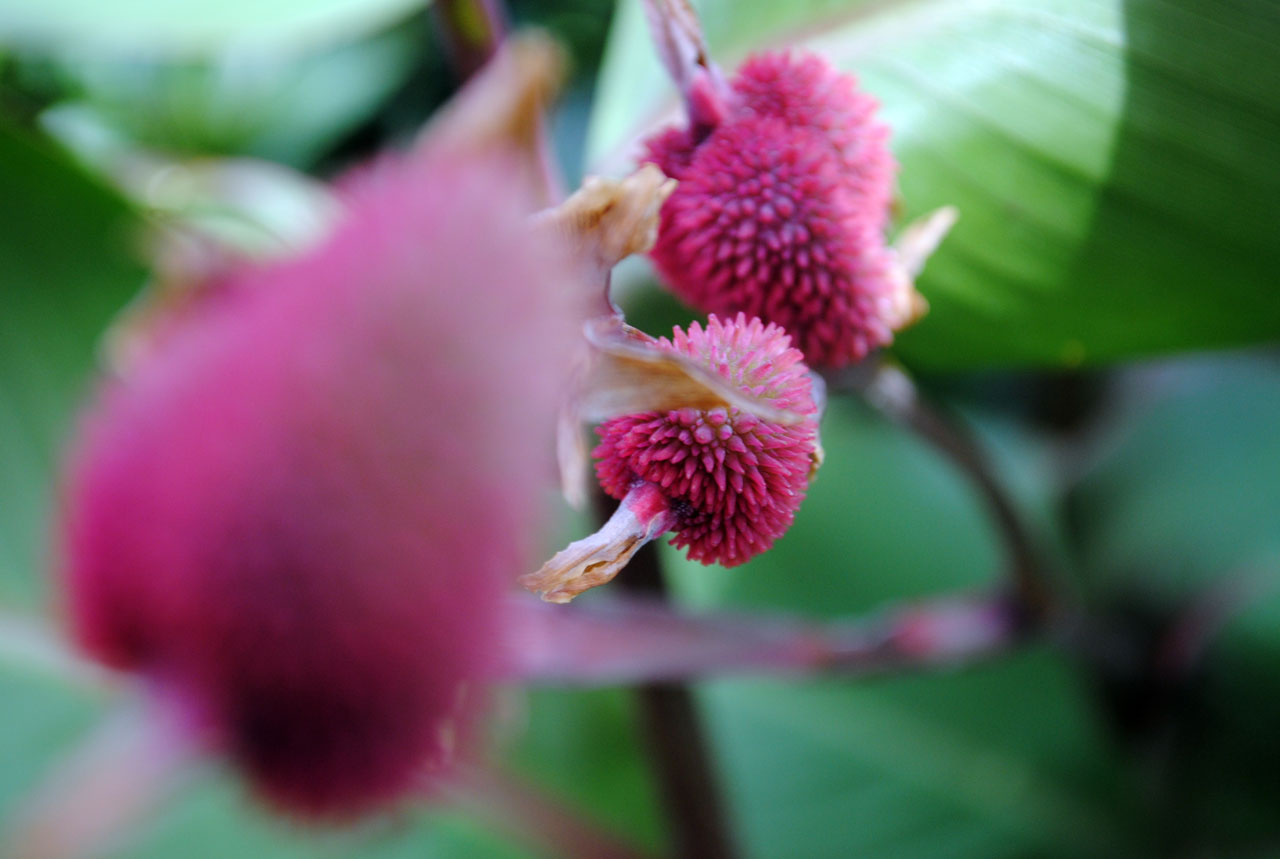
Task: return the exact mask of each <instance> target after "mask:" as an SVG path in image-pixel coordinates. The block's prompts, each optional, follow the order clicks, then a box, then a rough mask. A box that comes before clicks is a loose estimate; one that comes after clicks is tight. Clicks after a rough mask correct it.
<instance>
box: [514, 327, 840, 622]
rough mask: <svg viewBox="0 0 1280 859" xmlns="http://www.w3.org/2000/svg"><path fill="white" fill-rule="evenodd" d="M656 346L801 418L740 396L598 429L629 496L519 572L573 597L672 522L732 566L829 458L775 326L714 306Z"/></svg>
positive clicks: (693, 544) (618, 483)
mask: <svg viewBox="0 0 1280 859" xmlns="http://www.w3.org/2000/svg"><path fill="white" fill-rule="evenodd" d="M653 345H654V348H655V349H657V350H658V351H668V352H676V353H679V354H682V355H685V356H689V357H691V358H694V359H696V360H697V361H698V362H700V363H702V364H704V365H705V366H706V367H707V368H709V369H711V370H713V371H714V372H716V373H718V374H719V375H720V376H721V377H723V378H725V379H726V380H728V381H729V382H730V383H731V384H732V385H733V386H734V387H736V388H737V389H738V390H740V391H741V392H742V393H743V394H744V395H747V396H749V397H752V398H754V399H756V400H758V401H762V402H764V403H768V404H769V405H771V406H773V407H775V408H777V409H779V410H784V411H785V412H786V413H789V414H793V415H796V416H798V417H800V420H799V421H798V422H795V423H790V424H788V423H781V422H774V421H769V420H765V419H763V418H760V417H757V416H755V415H751V414H748V413H746V412H744V411H742V410H740V409H738V408H736V407H729V408H715V409H709V410H700V409H694V408H682V409H677V410H673V411H652V412H643V413H640V414H633V415H626V416H623V417H617V418H613V419H611V420H609V421H606V422H605V423H604V424H603V425H601V427H600V428H599V430H598V432H599V434H600V437H601V441H600V444H599V445H598V446H597V447H596V449H595V451H594V455H595V456H596V457H597V458H598V459H599V462H598V463H597V465H596V474H597V476H598V477H599V479H600V485H601V486H602V487H603V488H604V490H605V492H607V493H608V494H609V495H612V496H613V497H614V498H618V499H620V500H621V501H622V504H621V505H620V507H619V509H618V512H617V513H616V514H615V515H614V517H613V518H612V519H611V520H610V521H609V522H608V523H607V524H606V525H605V526H604V527H603V528H602V529H601V530H600V531H599V532H597V534H595V535H592V536H591V537H587V538H585V539H584V540H579V541H578V542H577V543H574V544H573V545H571V546H570V547H569V548H567V549H565V550H564V551H562V552H560V553H559V554H557V555H556V557H554V558H552V559H551V561H549V562H548V563H547V564H546V565H545V566H544V567H543V568H542V570H540V571H538V572H537V573H534V574H533V575H531V576H527V577H525V579H523V581H524V583H525V585H526V587H529V588H530V589H532V590H536V591H539V592H541V593H542V594H543V596H544V599H547V600H550V601H555V602H565V601H568V600H569V599H572V598H573V597H574V596H575V595H577V594H578V593H581V592H582V591H583V590H586V589H588V588H591V587H595V586H596V585H599V584H603V583H604V582H606V581H608V580H609V579H611V578H612V577H613V576H614V575H616V574H617V572H618V571H619V570H620V569H621V568H622V567H623V566H624V565H625V564H626V562H627V561H628V560H629V559H630V558H631V556H632V555H633V554H634V553H635V551H636V550H637V549H638V548H639V547H640V546H641V545H643V543H645V542H648V541H649V540H652V539H655V538H656V537H658V536H660V535H661V534H663V533H665V532H667V531H670V532H672V533H674V534H675V539H674V540H673V544H674V545H676V546H682V547H687V548H688V550H689V557H690V558H692V559H694V560H697V561H701V562H702V563H704V564H711V563H719V564H723V565H725V566H736V565H738V564H741V563H744V562H745V561H747V560H749V559H750V558H752V557H754V556H755V555H757V554H759V553H760V552H763V551H765V550H766V549H768V548H769V547H770V546H772V545H773V543H774V541H775V540H777V539H778V538H779V537H780V536H782V534H783V533H785V532H786V530H787V529H788V528H789V527H790V526H791V523H792V521H793V520H794V518H795V513H796V510H797V509H798V508H799V506H800V502H801V501H803V500H804V495H805V490H806V488H807V486H808V483H809V479H810V476H811V474H812V472H813V471H814V469H815V468H816V467H817V464H818V462H819V461H820V458H821V450H820V448H819V446H818V440H817V414H818V403H817V401H816V399H815V395H814V390H813V387H812V386H813V384H814V382H813V381H812V379H811V377H810V376H809V373H808V370H807V368H806V367H805V365H804V363H803V358H802V356H801V355H800V352H799V351H798V350H796V349H793V348H791V346H790V340H789V338H788V337H787V335H786V334H785V333H784V332H783V331H782V330H781V329H780V328H778V326H776V325H772V324H770V325H767V326H766V325H764V324H763V323H761V322H760V320H759V319H752V320H750V321H749V322H748V320H747V318H746V317H745V316H744V315H742V314H738V316H737V317H736V318H734V319H732V320H730V321H728V322H722V321H721V320H719V319H718V318H717V317H716V316H714V315H712V316H711V318H710V320H709V322H708V323H707V327H706V328H705V329H703V328H702V327H701V326H699V325H698V323H696V322H695V323H693V324H692V325H691V326H690V327H689V330H688V333H685V332H684V331H681V330H680V329H679V328H677V329H675V331H674V334H673V336H672V338H671V339H670V340H667V339H665V338H664V339H659V340H657V341H654V342H653Z"/></svg>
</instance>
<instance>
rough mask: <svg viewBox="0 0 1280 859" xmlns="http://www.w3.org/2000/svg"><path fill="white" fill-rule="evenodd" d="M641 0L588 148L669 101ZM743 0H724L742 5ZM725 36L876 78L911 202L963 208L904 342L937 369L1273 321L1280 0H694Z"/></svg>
mask: <svg viewBox="0 0 1280 859" xmlns="http://www.w3.org/2000/svg"><path fill="white" fill-rule="evenodd" d="M636 5H637V4H636V3H635V2H628V3H626V4H624V7H623V9H622V10H621V11H620V13H619V16H618V20H617V23H616V25H615V28H614V30H613V34H612V39H611V42H610V47H609V52H608V55H607V58H606V62H605V66H604V68H603V70H602V73H601V78H600V83H601V87H600V92H599V93H598V97H597V100H596V103H597V105H599V107H598V109H597V113H596V116H595V117H594V118H593V123H592V135H591V143H590V147H589V151H590V153H591V154H592V159H593V160H594V161H596V162H597V163H598V164H602V165H606V166H609V167H616V166H618V165H620V164H621V163H624V162H625V160H626V159H627V158H630V157H633V156H634V148H633V147H634V141H635V139H636V138H638V137H639V136H640V135H642V134H644V133H646V132H648V131H650V130H652V129H653V128H654V127H655V126H656V125H657V124H659V122H660V121H661V119H662V118H663V117H664V116H668V117H669V116H672V115H674V114H673V108H674V94H673V92H672V88H671V85H670V83H669V82H667V81H666V80H664V77H663V74H662V72H661V70H660V68H659V67H658V64H657V61H656V59H654V57H653V51H652V49H651V48H649V46H648V45H647V44H646V42H647V40H648V32H647V28H645V27H644V26H643V23H642V22H640V21H639V20H638V13H637V12H636V9H635V7H636ZM730 5H732V10H730V9H729V8H728V6H730ZM700 7H701V9H702V11H703V17H704V22H705V24H706V29H707V31H708V38H709V40H710V43H711V52H712V55H713V56H715V57H717V58H718V59H719V60H720V61H721V63H722V65H724V66H725V67H726V68H730V69H731V68H733V67H734V65H735V64H736V63H737V62H738V61H739V60H740V59H741V57H742V56H743V55H745V54H746V53H747V52H748V51H749V50H752V49H756V48H760V47H781V46H790V45H796V44H804V45H806V46H808V47H811V48H813V49H814V50H817V51H819V52H820V53H823V54H825V55H826V56H827V57H829V58H830V59H831V60H832V61H833V62H834V63H835V64H836V65H837V66H839V67H840V68H842V69H844V70H848V71H853V72H856V73H857V74H858V76H859V78H860V80H861V83H862V85H863V87H864V88H865V89H867V90H868V91H870V92H871V93H872V94H874V95H875V96H876V97H877V98H878V99H880V100H881V102H882V104H883V107H884V110H883V115H884V117H885V119H886V120H887V121H888V122H889V123H890V124H891V125H892V127H893V130H894V136H893V148H894V152H895V154H896V156H897V157H898V159H899V161H900V163H901V167H902V169H901V174H900V184H901V191H902V196H903V201H904V213H903V214H904V220H905V219H907V218H910V217H914V216H916V215H919V214H922V213H924V212H927V211H929V210H932V209H934V208H936V207H938V206H941V205H945V204H954V205H956V206H957V207H959V209H960V212H961V219H960V222H959V224H958V225H957V227H956V229H955V231H954V233H953V234H952V235H951V236H950V237H948V239H947V240H946V242H945V243H944V244H943V246H942V248H941V250H940V251H939V252H938V254H937V255H936V256H935V257H934V258H933V259H932V260H931V261H930V264H929V266H928V267H927V269H926V272H925V275H924V277H923V279H922V281H921V284H920V287H921V290H922V291H923V292H924V294H925V295H926V296H927V297H928V299H929V301H930V303H931V305H932V310H931V312H930V314H929V315H928V316H927V317H926V318H925V320H924V321H922V322H921V323H920V324H919V325H918V326H917V327H916V328H914V329H912V330H910V331H908V332H906V333H904V334H903V336H902V337H901V338H900V340H899V343H898V345H897V346H896V347H895V348H897V349H898V351H899V352H900V353H901V355H902V356H903V357H904V358H905V359H906V360H908V361H909V362H911V363H913V364H915V365H917V366H921V367H929V368H938V369H956V368H967V367H976V366H1000V365H1003V366H1019V365H1020V366H1030V365H1078V364H1081V363H1095V362H1104V361H1115V360H1121V359H1127V358H1132V357H1134V356H1140V355H1148V354H1154V353H1160V352H1171V351H1177V350H1188V349H1202V348H1207V347H1222V346H1230V345H1236V344H1244V343H1250V342H1256V341H1262V340H1270V339H1274V338H1276V337H1277V336H1278V335H1280V291H1278V290H1276V289H1275V288H1274V283H1275V272H1276V271H1277V270H1280V242H1277V241H1276V240H1275V237H1274V228H1275V224H1277V223H1280V171H1278V170H1277V169H1276V167H1275V165H1276V164H1278V163H1280V102H1277V101H1276V100H1275V99H1274V98H1273V97H1272V94H1273V93H1274V92H1275V91H1276V89H1277V88H1280V52H1277V51H1275V50H1274V45H1275V44H1276V42H1277V40H1280V8H1278V7H1276V5H1275V4H1274V3H1269V2H1250V0H1233V2H1221V0H1175V1H1174V2H1166V0H987V2H980V0H924V2H897V3H884V4H874V3H865V2H849V3H834V2H825V3H823V2H805V3H786V4H782V3H774V2H768V0H746V2H737V3H732V4H728V3H726V2H720V0H717V2H706V3H702V4H700Z"/></svg>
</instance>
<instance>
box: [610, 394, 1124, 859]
mask: <svg viewBox="0 0 1280 859" xmlns="http://www.w3.org/2000/svg"><path fill="white" fill-rule="evenodd" d="M1002 437H1003V438H1004V439H1005V443H1004V444H1003V445H1002V450H1003V451H1004V456H1002V460H1001V467H1002V471H1008V472H1013V471H1014V470H1015V469H1016V472H1017V473H1018V474H1019V475H1020V476H1021V477H1022V478H1023V480H1021V481H1020V482H1019V484H1020V487H1021V489H1022V492H1021V493H1020V494H1022V495H1023V496H1025V500H1026V502H1027V503H1028V504H1030V505H1031V506H1033V507H1035V506H1037V505H1043V504H1044V502H1045V500H1046V498H1047V493H1046V492H1045V487H1046V486H1047V485H1048V484H1047V481H1046V471H1045V469H1044V468H1042V467H1040V464H1039V461H1038V458H1037V455H1036V452H1035V450H1034V448H1029V447H1028V446H1027V445H1026V444H1025V443H1021V442H1020V441H1019V439H1018V438H1017V436H1016V435H1012V434H1009V433H1008V432H1004V433H1002ZM823 438H824V444H825V445H826V447H827V460H826V463H825V464H824V466H823V468H822V470H821V471H820V472H819V474H818V479H817V481H816V482H815V483H814V484H813V486H812V487H811V491H810V495H809V497H808V498H807V499H806V501H805V502H804V505H803V506H802V507H801V510H800V514H799V516H798V517H797V520H796V524H795V525H794V527H793V528H792V529H791V531H790V532H789V533H788V534H787V536H786V537H784V538H783V539H782V540H781V541H780V542H779V543H778V545H777V546H775V547H774V548H773V549H772V550H771V551H769V552H767V553H765V554H763V555H761V556H760V557H759V558H757V559H755V560H753V561H751V562H750V563H748V564H746V565H744V566H742V567H737V568H734V569H732V570H722V569H720V568H715V567H702V566H700V565H696V564H691V563H689V562H688V561H685V560H683V559H678V558H677V553H676V552H674V551H670V550H668V553H667V555H666V559H667V560H668V561H669V562H670V568H671V571H672V572H673V573H674V578H675V581H676V583H677V584H678V585H679V586H680V590H681V592H682V593H684V594H685V595H686V597H687V598H689V599H692V600H693V601H695V602H697V603H699V604H702V605H721V606H723V605H730V606H742V607H747V606H749V607H753V608H755V607H761V606H767V607H774V608H776V607H783V608H788V609H791V610H793V611H797V612H803V613H805V614H809V615H814V614H821V615H828V616H838V615H857V614H860V613H863V612H866V611H868V610H870V609H872V608H874V607H877V606H883V605H885V604H892V603H895V602H899V601H901V600H906V599H911V598H913V597H919V596H924V595H929V594H932V595H936V594H939V593H944V592H947V591H951V590H963V589H972V588H981V587H984V586H988V585H991V584H993V583H994V581H995V579H996V576H997V575H998V570H999V567H1000V561H1001V559H1000V555H999V552H998V547H997V545H996V544H995V541H994V540H993V535H992V533H991V531H990V527H989V524H988V523H987V522H986V521H984V519H983V517H982V515H981V512H980V509H979V508H978V506H977V504H976V503H975V499H974V497H973V495H972V493H971V491H970V489H969V487H968V486H967V485H966V484H965V483H964V481H963V480H962V478H960V476H959V475H957V474H956V473H955V472H954V471H953V470H951V469H950V467H949V466H948V464H947V463H945V462H944V461H943V460H941V459H940V458H939V457H938V455H937V454H935V453H934V452H932V451H931V450H929V449H928V448H925V447H923V446H922V445H920V444H919V443H918V442H916V441H914V440H913V439H911V438H909V437H905V436H903V435H902V434H901V433H899V432H897V431H896V430H894V429H893V428H892V427H889V426H887V425H885V424H884V423H883V422H880V421H877V420H876V419H874V418H873V417H871V416H870V415H868V414H866V413H864V412H861V411H857V410H854V409H853V408H852V407H850V406H849V404H847V403H845V402H836V403H834V404H833V407H832V409H831V411H830V412H829V413H828V416H827V418H826V420H825V421H824V434H823ZM1037 486H1038V487H1039V488H1037ZM624 575H625V573H624ZM703 704H704V705H705V712H706V715H707V716H708V719H709V721H710V724H711V725H712V727H713V731H712V735H713V737H714V744H715V748H716V750H717V751H718V752H719V761H720V766H721V771H722V773H723V776H724V778H725V781H726V784H727V787H728V791H729V796H730V799H731V804H732V810H733V812H734V816H735V818H736V820H737V821H738V826H739V831H740V835H741V837H742V839H743V841H744V842H745V844H746V846H747V848H748V852H749V854H750V855H754V856H761V857H764V856H810V857H826V856H830V857H837V856H864V855H866V856H871V855H874V856H974V857H978V856H982V857H992V856H1025V855H1034V856H1042V855H1054V856H1057V855H1065V856H1097V855H1121V854H1124V853H1126V852H1129V851H1131V850H1132V848H1133V845H1134V844H1136V843H1141V842H1142V838H1143V833H1142V832H1141V826H1142V822H1141V818H1140V817H1138V816H1136V815H1131V814H1130V813H1129V812H1130V811H1131V809H1130V808H1129V803H1128V802H1127V801H1125V800H1124V799H1123V797H1122V795H1121V791H1120V789H1119V785H1120V779H1119V775H1118V772H1117V768H1116V766H1115V762H1114V761H1113V759H1112V756H1111V754H1110V751H1111V750H1110V748H1109V745H1108V743H1107V740H1106V736H1105V732H1104V730H1103V726H1102V724H1101V723H1100V720H1099V719H1098V718H1097V716H1096V714H1095V712H1094V708H1093V705H1092V703H1091V695H1090V694H1089V690H1088V688H1087V684H1086V683H1085V682H1084V679H1083V678H1082V677H1080V676H1079V675H1078V672H1077V671H1076V670H1075V669H1074V668H1073V667H1072V665H1071V664H1070V662H1069V661H1068V660H1066V659H1064V658H1063V657H1062V656H1061V655H1060V654H1057V653H1054V652H1052V651H1050V650H1048V649H1042V648H1039V647H1036V648H1030V649H1026V650H1024V651H1022V652H1020V653H1015V654H1011V655H1010V656H1009V657H1008V658H1005V659H1001V660H996V661H993V662H990V663H988V664H986V665H983V666H979V667H974V668H972V669H968V670H965V671H961V672H950V673H942V674H940V673H936V672H934V673H930V674H925V675H917V676H897V677H892V678H889V677H886V678H879V679H872V680H858V681H848V682H842V681H838V680H824V681H811V682H763V681H735V682H722V683H716V684H711V685H710V686H709V687H708V688H707V689H706V690H705V694H704V696H703ZM1130 855H1133V854H1132V853H1130Z"/></svg>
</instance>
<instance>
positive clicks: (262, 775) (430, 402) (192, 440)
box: [64, 147, 582, 817]
mask: <svg viewBox="0 0 1280 859" xmlns="http://www.w3.org/2000/svg"><path fill="white" fill-rule="evenodd" d="M523 190H524V189H523V185H522V182H521V180H520V174H519V172H518V171H517V170H516V168H515V167H514V166H513V164H512V163H511V162H510V161H508V160H507V159H506V158H505V157H502V156H499V155H497V154H482V153H468V154H466V155H463V154H460V153H459V152H458V151H456V150H443V149H441V148H440V147H436V148H434V149H420V150H419V151H417V152H415V153H413V154H412V155H411V156H409V157H406V158H395V159H387V160H384V161H382V162H380V163H379V164H377V165H376V166H375V167H373V168H371V169H370V170H369V171H368V172H366V173H365V174H364V175H362V176H361V177H360V180H359V182H358V183H355V185H354V187H353V188H352V190H351V194H350V197H349V198H348V199H347V200H346V204H347V211H346V213H345V216H344V218H343V220H342V222H341V223H340V224H339V225H338V226H337V227H336V229H335V230H334V232H333V233H332V234H331V235H330V236H329V237H328V238H327V239H326V240H325V241H324V242H323V243H322V244H321V245H320V246H318V247H316V248H315V249H314V250H313V251H311V252H308V253H306V254H304V255H301V256H298V257H296V258H293V259H290V260H286V261H282V262H278V263H275V264H271V265H267V266H265V267H259V268H254V269H244V270H241V271H239V272H236V273H235V274H233V275H232V276H231V277H230V279H229V280H228V281H227V282H226V283H224V284H223V285H222V288H221V289H220V290H219V291H218V292H217V293H216V294H215V295H213V296H211V297H210V298H209V300H207V301H205V302H203V303H201V304H200V305H199V306H198V307H197V308H195V309H193V311H192V314H191V316H190V318H188V319H186V320H185V321H184V323H183V324H182V325H181V326H179V327H178V328H177V330H174V331H172V332H169V333H168V335H167V336H166V338H165V340H164V341H163V342H162V343H161V344H160V346H159V347H158V348H157V350H156V352H155V353H154V354H153V355H151V356H150V357H148V358H147V360H145V361H143V362H142V363H141V364H140V365H139V366H137V367H136V369H135V370H134V372H132V373H131V374H130V375H128V376H127V377H125V378H124V379H122V380H119V381H116V382H113V383H111V384H108V385H106V386H105V387H104V390H103V391H102V392H101V395H100V397H99V399H98V402H97V404H96V406H95V407H94V408H93V409H92V410H91V412H90V413H89V415H88V416H87V417H86V419H85V420H84V422H83V425H82V427H81V433H80V436H79V439H78V441H77V442H76V444H75V448H74V456H73V459H72V464H71V467H70V470H69V474H68V478H67V485H66V492H65V508H66V509H65V524H64V537H65V546H66V550H65V555H66V557H65V563H64V567H65V573H64V576H65V581H66V585H67V593H68V597H67V599H68V602H69V613H70V617H71V623H72V626H73V630H74V634H75V637H76V638H77V640H78V641H79V642H80V644H81V645H82V646H83V647H84V648H86V649H87V650H88V651H89V652H90V653H91V654H92V655H93V656H95V657H96V658H98V659H99V660H101V661H102V662H105V663H107V664H109V665H112V666H115V667H118V668H123V669H127V670H131V671H135V672H138V673H140V674H142V675H144V676H145V677H146V678H148V679H149V680H150V681H151V684H152V685H153V686H154V687H155V688H156V689H157V690H159V691H160V693H161V694H163V695H166V696H170V697H171V698H173V699H175V700H177V701H179V702H180V703H181V706H182V708H183V709H184V711H186V712H189V713H190V714H191V716H192V721H193V723H194V724H196V725H198V726H199V728H198V730H199V731H200V732H201V739H202V741H204V742H207V743H209V744H210V745H212V746H213V747H214V748H215V749H217V750H220V751H223V752H225V753H226V754H227V755H229V756H230V757H231V758H232V759H233V760H234V761H235V763H236V764H238V766H239V767H240V768H241V769H242V770H243V771H244V773H245V774H246V775H247V777H248V778H249V780H250V782H251V783H252V785H253V786H254V788H255V789H256V790H257V791H258V792H259V793H260V794H262V795H263V796H265V797H266V798H268V799H269V800H270V801H271V802H273V803H274V804H275V805H277V806H279V807H281V808H283V809H285V810H288V811H291V812H294V813H296V814H300V815H304V816H326V817H346V816H351V815H355V814H359V813H362V812H365V811H368V810H371V809H375V808H378V807H381V806H384V805H386V804H389V803H392V802H394V801H395V800H397V799H398V798H401V797H403V796H406V795H407V794H409V793H410V792H414V791H417V790H418V789H419V787H420V783H421V781H422V779H423V776H424V775H425V774H428V773H435V774H438V773H440V772H442V771H443V770H444V769H446V768H447V767H448V764H449V761H450V759H451V757H452V752H453V746H454V744H455V742H465V741H466V739H467V735H468V734H469V733H470V730H469V725H470V724H471V721H472V717H473V716H474V715H475V713H476V710H477V706H478V704H479V703H480V702H479V701H478V694H479V689H478V686H477V683H476V682H475V681H476V680H482V679H484V678H486V677H488V676H490V675H491V674H492V673H493V672H494V671H495V670H497V669H498V666H497V663H498V662H499V654H500V652H501V647H500V645H499V643H498V638H499V626H500V624H499V616H500V614H499V613H500V605H501V595H502V592H503V590H504V587H505V585H506V583H507V582H508V581H509V580H510V578H511V577H512V576H513V575H514V573H515V572H516V571H518V570H519V569H520V568H521V567H522V566H523V562H524V560H525V558H526V550H527V548H528V544H529V542H530V541H531V538H532V531H533V529H534V528H535V526H536V525H537V521H538V516H537V515H536V510H537V509H538V507H539V502H540V500H541V497H542V496H541V493H542V492H543V491H544V489H545V487H546V486H547V484H548V481H549V479H550V478H551V476H552V470H551V461H550V454H551V451H552V442H551V439H552V429H553V426H554V418H555V416H554V412H555V409H556V406H557V403H558V401H559V399H560V395H561V386H562V382H563V378H564V377H565V375H566V374H567V372H568V361H569V358H570V356H569V353H568V347H569V344H571V343H572V342H573V338H574V337H575V336H576V331H575V326H574V324H573V320H574V318H575V314H574V313H573V312H572V311H571V310H570V308H569V307H568V305H567V300H568V299H567V298H566V296H568V295H571V294H574V293H575V292H576V294H578V295H581V294H582V290H574V289H572V288H566V284H568V283H570V282H571V280H572V278H574V277H576V276H577V274H576V270H572V269H570V268H569V267H568V265H567V264H566V263H565V262H564V260H563V259H561V258H560V257H559V256H558V255H557V252H556V250H555V248H554V246H553V245H552V243H549V242H548V241H546V239H545V237H544V238H543V239H541V240H535V238H534V236H533V234H532V233H531V231H530V229H529V228H528V221H527V217H526V216H527V213H528V212H529V211H530V208H531V206H530V204H529V202H528V197H527V195H526V194H524V193H523ZM481 685H482V684H481Z"/></svg>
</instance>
